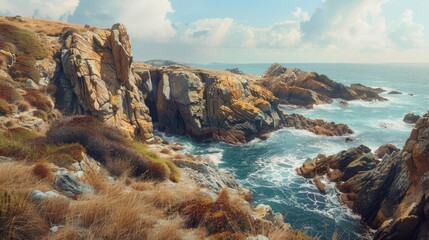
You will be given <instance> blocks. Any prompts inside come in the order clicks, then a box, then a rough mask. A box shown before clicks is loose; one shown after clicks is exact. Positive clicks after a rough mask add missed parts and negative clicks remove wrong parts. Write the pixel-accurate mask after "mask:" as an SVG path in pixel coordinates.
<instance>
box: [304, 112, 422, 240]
mask: <svg viewBox="0 0 429 240" xmlns="http://www.w3.org/2000/svg"><path fill="white" fill-rule="evenodd" d="M377 154H378V156H381V155H383V160H382V161H381V162H379V163H378V162H377V161H376V160H375V159H374V157H373V155H372V154H371V153H370V150H369V149H368V148H366V147H364V146H360V147H358V148H352V149H349V150H347V151H343V152H341V153H339V154H336V155H332V156H329V157H325V156H324V155H319V156H318V157H317V158H315V159H308V160H307V161H306V162H305V163H304V164H303V166H302V167H301V168H299V169H297V173H298V174H300V175H302V176H304V177H307V178H312V177H314V176H316V175H324V174H327V176H328V178H329V179H330V180H331V181H335V182H338V184H337V187H338V189H339V190H340V191H341V192H342V193H343V194H342V195H341V200H342V201H343V202H345V203H346V204H347V205H348V206H349V207H350V208H352V209H353V211H354V212H356V213H358V214H360V215H361V216H362V218H363V220H364V221H365V222H366V223H368V225H369V226H371V227H372V228H374V229H377V232H376V234H375V238H374V239H383V240H385V239H399V240H401V239H404V240H405V239H411V240H414V239H427V236H428V235H429V231H428V227H427V226H428V222H429V214H428V212H429V211H428V209H429V187H428V186H429V114H426V115H424V116H423V117H422V118H421V119H420V120H418V121H417V123H416V126H415V128H414V129H413V130H412V132H411V135H410V137H409V138H408V140H407V141H406V143H405V146H404V147H403V149H402V151H400V152H399V149H397V148H396V147H394V146H393V147H392V146H390V145H384V146H382V147H380V148H379V149H378V150H377ZM346 165H347V167H344V166H346ZM331 169H334V170H331Z"/></svg>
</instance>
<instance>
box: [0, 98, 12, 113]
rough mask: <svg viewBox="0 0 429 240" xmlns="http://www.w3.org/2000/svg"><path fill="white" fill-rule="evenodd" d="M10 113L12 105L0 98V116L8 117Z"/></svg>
mask: <svg viewBox="0 0 429 240" xmlns="http://www.w3.org/2000/svg"><path fill="white" fill-rule="evenodd" d="M11 113H12V105H10V104H9V103H8V102H7V101H5V100H3V99H1V98H0V116H4V115H9V114H11Z"/></svg>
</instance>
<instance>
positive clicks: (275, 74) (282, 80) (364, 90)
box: [260, 64, 386, 106]
mask: <svg viewBox="0 0 429 240" xmlns="http://www.w3.org/2000/svg"><path fill="white" fill-rule="evenodd" d="M260 84H261V85H262V86H264V87H266V88H267V89H268V90H270V91H272V92H273V94H274V95H275V96H276V97H278V98H279V99H280V101H281V102H282V103H284V104H293V105H300V106H311V105H313V104H316V105H317V104H324V103H332V99H333V98H341V99H344V100H356V99H361V100H365V101H386V99H385V98H383V97H380V96H379V95H378V93H380V92H382V90H381V89H373V88H369V87H366V86H363V85H361V84H352V85H351V86H350V87H347V86H345V85H343V84H341V83H337V82H334V81H332V80H331V79H329V78H328V77H327V76H325V75H319V74H317V73H315V72H305V71H302V70H300V69H296V68H284V67H282V66H281V65H279V64H274V65H272V66H271V67H270V68H269V69H268V70H267V71H266V72H265V74H264V75H263V77H262V79H261V80H260Z"/></svg>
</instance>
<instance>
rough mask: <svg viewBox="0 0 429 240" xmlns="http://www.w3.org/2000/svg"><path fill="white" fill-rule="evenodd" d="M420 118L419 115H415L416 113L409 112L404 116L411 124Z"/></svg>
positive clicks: (406, 121) (405, 120)
mask: <svg viewBox="0 0 429 240" xmlns="http://www.w3.org/2000/svg"><path fill="white" fill-rule="evenodd" d="M419 119H420V116H419V115H415V114H414V113H408V114H407V115H405V116H404V119H403V121H404V122H405V123H409V124H415V123H416V122H417V121H418V120H419Z"/></svg>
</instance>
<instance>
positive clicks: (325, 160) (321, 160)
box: [296, 145, 376, 186]
mask: <svg viewBox="0 0 429 240" xmlns="http://www.w3.org/2000/svg"><path fill="white" fill-rule="evenodd" d="M375 166H376V164H375V159H374V156H373V155H372V154H371V149H369V148H368V147H366V146H364V145H360V146H359V147H356V148H350V149H348V150H345V151H341V152H339V153H337V154H334V155H330V156H325V155H323V154H319V155H318V156H317V157H316V158H313V159H311V158H309V159H307V160H306V161H305V162H304V164H303V165H302V166H301V167H299V168H297V169H296V172H297V173H298V175H301V176H303V177H306V178H314V177H315V176H318V175H319V176H323V175H325V174H328V177H329V178H330V179H332V180H335V181H344V180H347V179H349V178H350V177H352V176H355V175H356V174H358V173H359V172H361V171H367V170H369V169H373V168H375ZM333 172H336V173H335V176H333ZM329 175H330V176H329ZM316 186H317V185H316Z"/></svg>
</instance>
